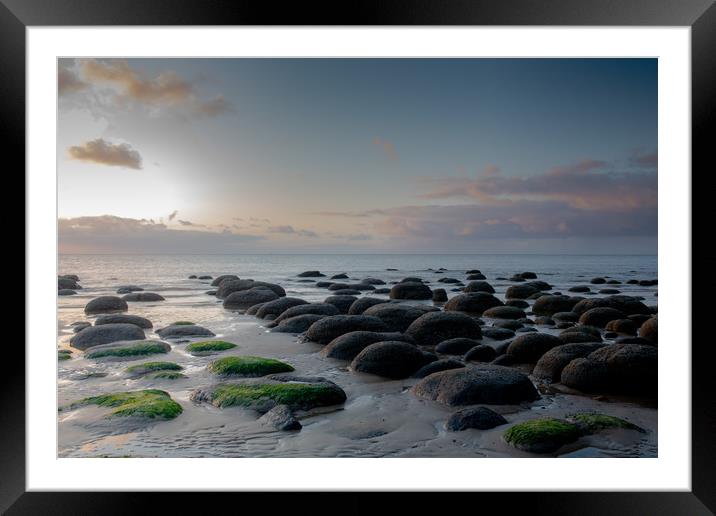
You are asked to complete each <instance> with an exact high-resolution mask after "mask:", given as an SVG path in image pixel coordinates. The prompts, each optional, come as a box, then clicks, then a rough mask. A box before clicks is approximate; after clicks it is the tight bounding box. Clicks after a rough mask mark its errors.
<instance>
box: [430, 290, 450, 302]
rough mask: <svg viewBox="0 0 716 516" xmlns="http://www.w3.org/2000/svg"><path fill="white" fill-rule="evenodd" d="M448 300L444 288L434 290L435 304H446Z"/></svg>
mask: <svg viewBox="0 0 716 516" xmlns="http://www.w3.org/2000/svg"><path fill="white" fill-rule="evenodd" d="M447 300H448V296H447V292H445V289H444V288H436V289H435V290H433V302H434V303H444V302H445V301H447Z"/></svg>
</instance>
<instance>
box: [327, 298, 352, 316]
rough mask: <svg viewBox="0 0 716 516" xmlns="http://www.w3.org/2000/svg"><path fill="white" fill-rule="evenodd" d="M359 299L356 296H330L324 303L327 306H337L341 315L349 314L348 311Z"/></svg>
mask: <svg viewBox="0 0 716 516" xmlns="http://www.w3.org/2000/svg"><path fill="white" fill-rule="evenodd" d="M357 299H358V298H357V297H355V296H348V295H337V296H328V297H327V298H326V299H324V300H323V302H324V303H325V304H329V305H333V306H335V307H336V308H337V309H338V311H339V312H340V313H342V314H347V313H348V311H349V310H350V309H351V306H352V305H353V303H354V302H355V301H356V300H357Z"/></svg>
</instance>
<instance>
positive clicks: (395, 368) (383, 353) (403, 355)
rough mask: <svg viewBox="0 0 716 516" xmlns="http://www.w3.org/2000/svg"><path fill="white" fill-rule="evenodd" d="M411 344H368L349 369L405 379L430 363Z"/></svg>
mask: <svg viewBox="0 0 716 516" xmlns="http://www.w3.org/2000/svg"><path fill="white" fill-rule="evenodd" d="M431 358H432V357H430V356H429V355H427V354H425V353H423V352H422V351H420V349H418V348H417V347H416V346H415V345H413V344H408V343H407V342H401V341H383V342H376V343H375V344H370V345H369V346H367V347H366V348H365V349H364V350H363V351H361V352H360V353H358V355H357V356H356V357H355V358H354V359H353V362H351V369H352V370H353V371H357V372H360V373H371V374H375V375H378V376H383V377H385V378H392V379H398V378H407V377H408V376H410V375H411V374H413V373H414V372H415V371H417V370H418V369H420V368H421V367H423V366H424V365H425V364H427V363H428V362H430V361H432V360H431Z"/></svg>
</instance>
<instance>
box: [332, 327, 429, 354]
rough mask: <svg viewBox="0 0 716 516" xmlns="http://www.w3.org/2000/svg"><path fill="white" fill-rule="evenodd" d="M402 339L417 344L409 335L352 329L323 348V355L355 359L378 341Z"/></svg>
mask: <svg viewBox="0 0 716 516" xmlns="http://www.w3.org/2000/svg"><path fill="white" fill-rule="evenodd" d="M383 341H402V342H407V343H408V344H413V345H415V340H413V338H412V337H410V336H408V335H404V334H402V333H395V332H390V333H388V332H384V333H381V332H374V331H352V332H349V333H345V334H343V335H341V336H339V337H336V338H335V339H333V340H332V341H331V342H329V343H328V345H327V346H326V347H325V348H323V349H322V350H321V355H323V356H325V357H328V358H335V359H338V360H353V359H354V358H355V357H356V356H357V355H358V353H360V352H361V351H363V350H364V349H365V348H367V347H368V346H370V345H371V344H375V343H376V342H383Z"/></svg>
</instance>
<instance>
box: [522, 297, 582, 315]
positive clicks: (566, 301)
mask: <svg viewBox="0 0 716 516" xmlns="http://www.w3.org/2000/svg"><path fill="white" fill-rule="evenodd" d="M582 299H583V298H581V297H569V296H553V295H546V296H541V297H540V298H538V299H537V300H535V302H534V304H533V305H532V313H534V314H535V315H548V316H551V315H554V314H556V313H557V312H571V311H572V308H574V306H575V305H576V304H577V303H579V302H580V301H581V300H582Z"/></svg>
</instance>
